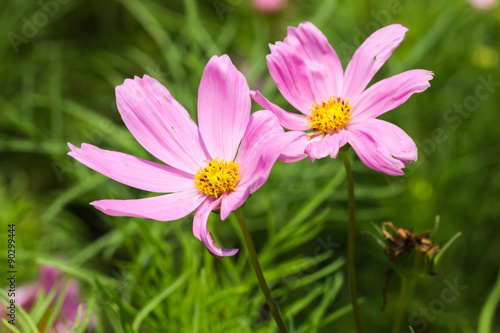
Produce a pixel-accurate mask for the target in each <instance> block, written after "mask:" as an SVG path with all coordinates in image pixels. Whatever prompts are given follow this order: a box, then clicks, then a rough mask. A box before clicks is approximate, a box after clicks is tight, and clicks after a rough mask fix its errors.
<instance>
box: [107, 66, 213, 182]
mask: <svg viewBox="0 0 500 333" xmlns="http://www.w3.org/2000/svg"><path fill="white" fill-rule="evenodd" d="M116 103H117V106H118V110H119V111H120V114H121V116H122V118H123V121H124V122H125V125H127V127H128V129H129V130H130V132H131V133H132V134H133V135H134V137H135V138H136V139H137V141H139V143H140V144H141V145H142V146H143V147H144V148H146V150H148V151H149V152H150V153H151V154H153V155H154V156H156V157H157V158H158V159H160V160H162V161H163V162H165V163H166V164H168V165H170V166H172V167H174V168H176V169H179V170H182V171H185V172H188V173H191V174H195V173H196V171H197V170H198V169H199V168H200V166H201V165H203V164H204V162H205V160H207V159H208V158H209V156H208V153H207V152H206V151H205V149H204V147H203V143H202V142H201V138H200V136H199V132H198V128H197V126H196V124H195V123H194V122H193V120H192V119H191V118H190V116H189V113H188V112H187V111H186V110H185V109H184V108H183V107H182V105H180V104H179V103H178V102H177V101H176V100H175V99H174V98H173V97H172V95H171V94H170V92H169V91H168V90H167V88H165V87H164V86H163V85H162V84H161V83H159V82H158V81H156V80H155V79H153V78H151V77H149V76H147V75H144V77H143V78H142V79H140V78H138V77H135V78H134V79H133V80H131V79H127V80H125V82H124V83H123V84H122V85H121V86H118V87H116Z"/></svg>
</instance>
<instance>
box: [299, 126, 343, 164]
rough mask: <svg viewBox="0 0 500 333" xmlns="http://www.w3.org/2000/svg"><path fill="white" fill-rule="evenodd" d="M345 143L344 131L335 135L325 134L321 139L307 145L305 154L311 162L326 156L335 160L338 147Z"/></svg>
mask: <svg viewBox="0 0 500 333" xmlns="http://www.w3.org/2000/svg"><path fill="white" fill-rule="evenodd" d="M346 143H347V135H346V131H345V130H340V131H337V132H335V133H331V134H327V135H325V136H324V137H323V139H321V140H318V141H314V142H311V143H309V144H308V145H307V147H306V149H305V152H306V153H307V154H308V155H309V158H310V159H311V161H313V162H314V160H317V159H320V158H324V157H326V156H328V155H330V157H332V158H336V157H337V154H338V153H339V149H340V147H342V146H343V145H345V144H346Z"/></svg>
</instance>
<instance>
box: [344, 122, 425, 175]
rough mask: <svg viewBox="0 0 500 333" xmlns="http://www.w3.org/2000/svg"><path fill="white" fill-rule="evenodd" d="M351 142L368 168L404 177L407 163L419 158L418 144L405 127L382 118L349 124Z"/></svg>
mask: <svg viewBox="0 0 500 333" xmlns="http://www.w3.org/2000/svg"><path fill="white" fill-rule="evenodd" d="M348 131H349V133H348V135H349V143H350V144H351V146H352V148H354V150H355V151H356V154H357V155H358V157H359V159H360V160H361V161H362V162H363V163H364V164H365V165H366V166H368V167H370V168H372V169H374V170H377V171H381V172H384V173H386V174H388V175H391V176H401V175H404V172H403V171H402V170H401V169H402V168H404V167H405V164H404V163H403V162H410V161H416V160H417V157H418V152H417V147H416V145H415V143H414V142H413V140H412V139H411V138H410V137H409V136H408V134H406V133H405V132H404V131H403V130H402V129H401V128H399V127H397V126H396V125H393V124H391V123H388V122H386V121H383V120H380V119H371V118H368V119H360V120H358V121H353V122H352V123H350V124H349V128H348Z"/></svg>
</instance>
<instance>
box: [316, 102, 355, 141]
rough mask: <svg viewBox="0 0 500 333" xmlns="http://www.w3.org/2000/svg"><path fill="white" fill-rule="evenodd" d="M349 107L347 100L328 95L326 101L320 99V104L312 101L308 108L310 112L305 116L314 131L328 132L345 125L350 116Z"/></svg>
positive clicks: (350, 107)
mask: <svg viewBox="0 0 500 333" xmlns="http://www.w3.org/2000/svg"><path fill="white" fill-rule="evenodd" d="M351 109H352V106H351V105H350V104H349V100H345V101H344V99H342V98H340V97H337V98H335V96H330V98H328V100H327V101H326V102H325V101H324V100H321V104H319V103H317V102H314V104H313V108H312V109H309V111H311V113H312V114H311V115H310V116H307V120H308V124H309V126H311V127H312V128H314V129H315V130H316V131H322V132H325V133H330V132H332V131H335V130H338V129H341V128H342V127H344V126H345V124H346V123H347V121H348V120H349V119H350V118H351V117H352V115H351Z"/></svg>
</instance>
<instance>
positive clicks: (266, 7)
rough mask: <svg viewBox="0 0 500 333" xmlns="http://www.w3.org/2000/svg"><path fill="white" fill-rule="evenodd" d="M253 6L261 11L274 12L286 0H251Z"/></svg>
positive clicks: (283, 4) (282, 5) (284, 4)
mask: <svg viewBox="0 0 500 333" xmlns="http://www.w3.org/2000/svg"><path fill="white" fill-rule="evenodd" d="M252 2H253V5H254V7H255V8H256V9H257V10H258V11H260V12H262V13H275V12H277V11H280V10H282V9H283V8H284V7H285V6H286V2H287V0H252Z"/></svg>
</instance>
